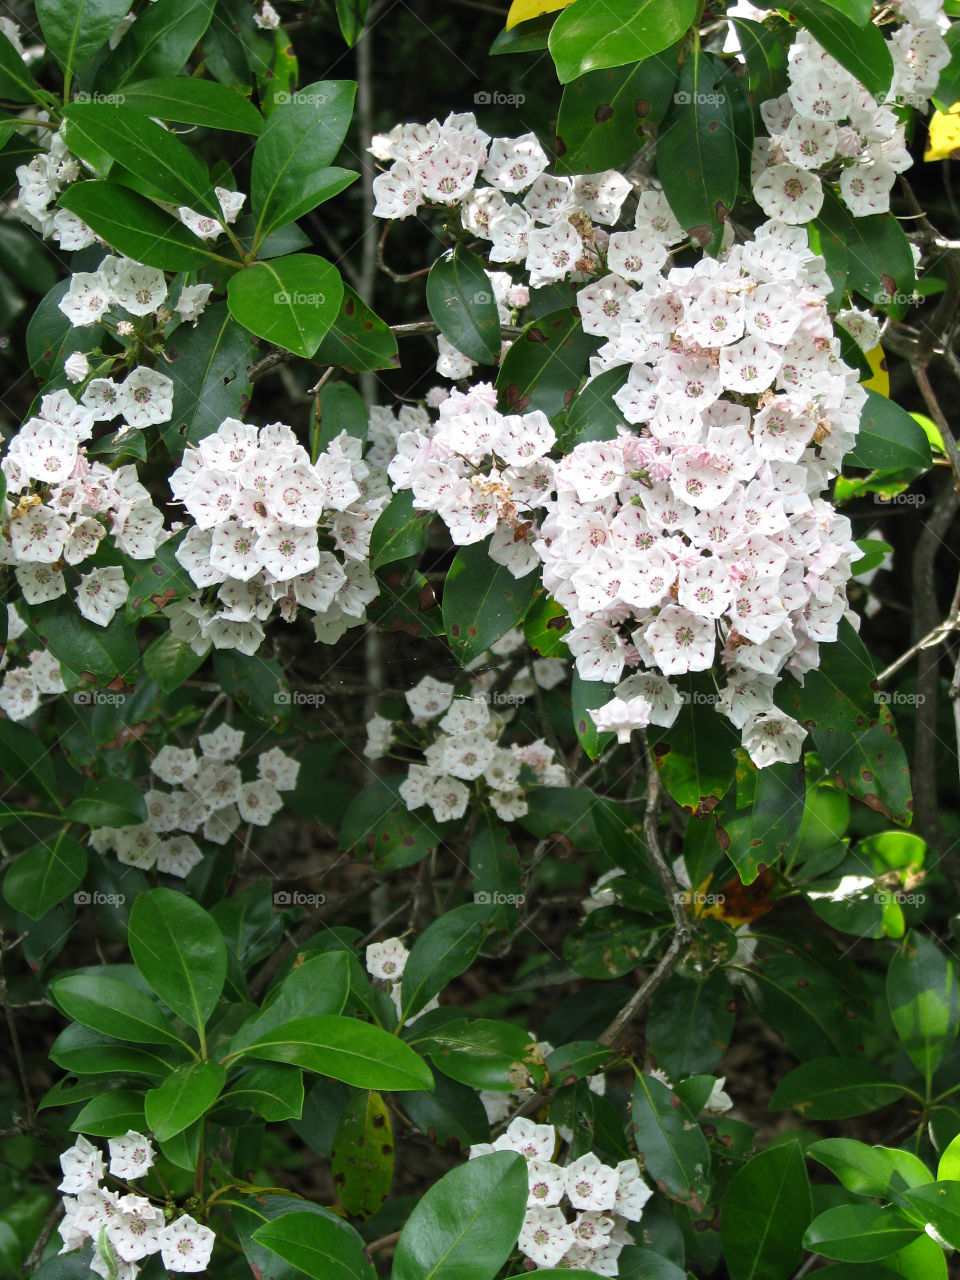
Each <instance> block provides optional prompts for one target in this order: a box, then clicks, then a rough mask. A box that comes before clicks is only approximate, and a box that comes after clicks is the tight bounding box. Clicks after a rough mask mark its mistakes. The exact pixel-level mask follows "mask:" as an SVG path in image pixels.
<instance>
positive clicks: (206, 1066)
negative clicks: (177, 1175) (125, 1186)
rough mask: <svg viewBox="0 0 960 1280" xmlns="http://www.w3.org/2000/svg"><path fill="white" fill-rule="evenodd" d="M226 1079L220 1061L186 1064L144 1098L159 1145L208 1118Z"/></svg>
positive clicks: (149, 1124) (145, 1109)
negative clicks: (195, 1122) (194, 1123)
mask: <svg viewBox="0 0 960 1280" xmlns="http://www.w3.org/2000/svg"><path fill="white" fill-rule="evenodd" d="M134 910H136V905H135V906H134ZM226 1080H227V1072H226V1069H225V1068H224V1067H222V1066H221V1065H220V1063H219V1062H187V1063H184V1065H183V1066H182V1067H177V1069H176V1070H175V1071H173V1072H172V1073H171V1074H170V1075H169V1076H168V1077H167V1078H166V1080H164V1082H163V1084H162V1085H160V1087H159V1088H158V1089H150V1090H148V1092H147V1094H146V1097H145V1098H144V1114H145V1117H146V1121H147V1128H148V1129H150V1130H151V1132H153V1133H155V1134H156V1136H157V1140H158V1142H166V1141H167V1139H168V1138H175V1137H176V1136H177V1134H178V1133H183V1131H184V1129H186V1128H188V1127H189V1126H190V1125H192V1124H193V1122H194V1121H195V1120H199V1119H200V1117H201V1116H204V1115H206V1113H207V1112H208V1111H209V1110H210V1108H211V1107H212V1106H213V1104H214V1103H215V1102H216V1100H217V1098H218V1097H219V1096H220V1092H221V1090H222V1089H223V1086H224V1084H225V1083H226Z"/></svg>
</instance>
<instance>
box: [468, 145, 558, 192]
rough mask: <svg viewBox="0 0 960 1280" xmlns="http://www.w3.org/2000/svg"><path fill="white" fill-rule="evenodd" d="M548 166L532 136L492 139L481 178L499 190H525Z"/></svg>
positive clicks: (545, 156) (548, 161)
mask: <svg viewBox="0 0 960 1280" xmlns="http://www.w3.org/2000/svg"><path fill="white" fill-rule="evenodd" d="M549 163H550V160H549V157H548V156H547V153H546V152H545V151H544V149H543V147H541V146H540V143H539V142H538V141H537V136H536V134H535V133H525V134H523V136H522V137H519V138H494V140H493V142H492V143H491V144H490V151H489V155H488V157H487V162H486V164H485V165H484V167H483V176H484V177H485V178H486V180H487V181H488V182H489V183H490V184H491V185H492V186H494V187H496V188H497V189H498V190H500V191H504V192H510V193H513V192H519V191H525V190H526V189H527V187H529V186H530V185H531V184H532V182H533V181H534V179H535V178H538V177H539V176H540V174H541V173H543V171H544V169H546V167H547V165H548V164H549Z"/></svg>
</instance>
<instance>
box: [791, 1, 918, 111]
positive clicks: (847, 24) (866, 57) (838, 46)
mask: <svg viewBox="0 0 960 1280" xmlns="http://www.w3.org/2000/svg"><path fill="white" fill-rule="evenodd" d="M838 8H839V6H837V7H831V5H830V4H829V3H824V2H823V0H791V3H790V12H791V13H792V14H793V15H794V17H795V18H797V19H798V20H799V21H800V22H802V23H803V25H804V26H805V27H806V28H807V30H808V31H809V32H810V34H811V35H812V36H813V37H814V39H815V40H816V41H817V42H818V44H821V45H823V47H824V49H826V51H827V53H829V54H830V55H831V56H832V57H834V58H836V60H837V61H838V62H839V63H840V65H841V66H842V67H846V69H847V70H848V71H849V72H850V73H851V74H852V75H853V76H854V77H855V78H856V79H857V80H859V81H860V83H861V84H862V85H863V86H864V88H865V89H866V90H867V92H868V93H870V94H872V95H873V97H875V98H881V99H882V97H883V95H884V94H885V93H886V92H887V90H888V89H889V88H890V81H891V80H892V79H893V59H892V57H891V56H890V50H889V49H888V48H887V42H886V40H885V39H884V38H883V33H882V32H881V31H880V29H879V27H875V26H873V25H872V24H870V23H868V24H867V25H866V26H862V27H861V26H858V25H857V23H856V22H852V21H851V20H850V18H848V17H846V16H845V15H844V14H843V13H840V12H838Z"/></svg>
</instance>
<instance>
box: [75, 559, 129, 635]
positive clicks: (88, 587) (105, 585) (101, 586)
mask: <svg viewBox="0 0 960 1280" xmlns="http://www.w3.org/2000/svg"><path fill="white" fill-rule="evenodd" d="M128 590H129V589H128V587H127V583H126V579H125V578H124V576H123V570H122V569H121V568H120V567H119V565H109V566H108V567H107V568H104V569H91V571H90V572H89V573H85V574H82V575H81V577H80V585H79V586H78V587H77V589H76V597H77V608H78V609H79V610H80V612H81V614H82V615H83V616H84V617H85V618H86V619H88V621H90V622H95V623H96V624H97V626H98V627H106V626H109V624H110V623H111V622H112V621H113V616H114V614H115V613H116V612H117V610H118V609H119V608H121V607H122V606H123V605H124V604H126V601H127V594H128Z"/></svg>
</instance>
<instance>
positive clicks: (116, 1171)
mask: <svg viewBox="0 0 960 1280" xmlns="http://www.w3.org/2000/svg"><path fill="white" fill-rule="evenodd" d="M107 1146H108V1147H109V1148H110V1173H111V1174H112V1176H113V1177H114V1178H142V1177H143V1175H144V1174H145V1173H147V1172H148V1170H150V1169H151V1168H152V1167H153V1156H154V1151H153V1145H152V1143H151V1142H150V1139H149V1138H147V1137H144V1135H143V1134H142V1133H134V1131H133V1130H132V1129H129V1130H128V1131H127V1133H126V1134H125V1135H124V1137H122V1138H110V1139H108V1141H107Z"/></svg>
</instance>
